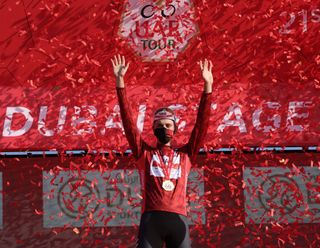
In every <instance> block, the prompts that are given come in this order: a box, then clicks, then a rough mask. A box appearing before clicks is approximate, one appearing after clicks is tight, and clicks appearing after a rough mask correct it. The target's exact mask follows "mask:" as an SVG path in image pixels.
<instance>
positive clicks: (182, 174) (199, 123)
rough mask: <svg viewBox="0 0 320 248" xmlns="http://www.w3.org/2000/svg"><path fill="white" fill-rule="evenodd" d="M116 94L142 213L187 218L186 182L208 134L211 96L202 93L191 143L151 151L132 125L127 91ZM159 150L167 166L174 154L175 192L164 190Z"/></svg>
mask: <svg viewBox="0 0 320 248" xmlns="http://www.w3.org/2000/svg"><path fill="white" fill-rule="evenodd" d="M117 94H118V99H119V105H120V113H121V118H122V123H123V127H124V130H125V133H126V137H127V139H128V142H129V145H130V147H131V149H132V152H133V155H134V156H135V158H136V159H137V162H138V167H139V173H140V181H141V188H142V195H143V203H142V213H143V212H145V211H152V210H161V211H168V212H174V213H178V214H183V215H187V208H186V204H187V202H186V194H187V192H186V191H187V179H188V175H189V172H190V168H191V162H193V161H194V159H195V157H196V155H197V154H198V151H199V148H200V146H201V145H202V142H203V140H204V137H205V135H206V133H207V129H208V125H209V118H210V109H211V95H212V94H211V93H204V92H203V93H202V96H201V101H200V105H199V110H198V115H197V120H196V124H195V126H194V128H193V130H192V133H191V136H190V139H189V141H188V143H187V144H185V145H184V146H182V147H179V148H172V147H169V146H159V145H158V146H157V147H152V146H150V145H149V144H148V143H147V142H146V141H144V140H143V139H142V138H141V135H140V133H139V131H138V129H137V126H136V125H135V124H134V123H135V122H133V118H132V116H131V113H132V112H131V109H130V105H129V103H128V100H127V96H126V90H125V88H117ZM160 150H161V152H162V155H163V161H165V163H166V165H168V163H167V162H168V159H169V157H170V155H169V154H170V153H172V152H174V155H173V159H172V169H171V171H170V180H171V181H172V182H173V183H174V185H175V188H174V190H173V191H166V190H164V189H163V188H162V182H163V180H165V179H166V178H165V174H166V173H165V170H164V169H163V168H162V167H161V164H160V162H161V161H160V159H161V158H160V157H159V156H161V155H160ZM162 164H163V163H162Z"/></svg>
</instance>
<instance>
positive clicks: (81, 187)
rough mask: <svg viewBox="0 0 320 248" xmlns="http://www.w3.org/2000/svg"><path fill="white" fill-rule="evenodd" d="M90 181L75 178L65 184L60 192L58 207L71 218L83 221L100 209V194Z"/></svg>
mask: <svg viewBox="0 0 320 248" xmlns="http://www.w3.org/2000/svg"><path fill="white" fill-rule="evenodd" d="M92 185H93V184H92V182H91V181H90V180H88V179H81V178H75V179H70V180H68V181H67V182H66V183H64V184H63V185H62V186H61V188H60V189H59V191H58V206H59V208H60V209H61V211H62V212H63V213H64V214H65V215H67V216H68V217H70V218H73V219H76V218H77V219H79V218H80V219H83V218H85V217H87V216H89V214H90V213H91V214H93V213H94V212H96V211H97V209H98V207H99V204H100V203H99V199H100V192H99V189H98V188H96V186H94V187H92Z"/></svg>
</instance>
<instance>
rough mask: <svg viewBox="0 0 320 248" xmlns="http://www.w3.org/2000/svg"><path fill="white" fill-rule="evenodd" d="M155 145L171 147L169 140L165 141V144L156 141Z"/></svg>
mask: <svg viewBox="0 0 320 248" xmlns="http://www.w3.org/2000/svg"><path fill="white" fill-rule="evenodd" d="M157 146H158V147H171V141H169V142H168V143H166V144H163V143H160V142H158V143H157Z"/></svg>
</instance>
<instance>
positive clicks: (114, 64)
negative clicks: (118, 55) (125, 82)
mask: <svg viewBox="0 0 320 248" xmlns="http://www.w3.org/2000/svg"><path fill="white" fill-rule="evenodd" d="M111 63H112V66H113V67H115V64H114V62H113V60H112V59H111Z"/></svg>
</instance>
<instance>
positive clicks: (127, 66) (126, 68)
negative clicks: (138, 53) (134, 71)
mask: <svg viewBox="0 0 320 248" xmlns="http://www.w3.org/2000/svg"><path fill="white" fill-rule="evenodd" d="M129 65H130V62H128V64H127V65H126V67H125V68H124V71H125V72H126V71H127V70H128V68H129Z"/></svg>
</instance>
